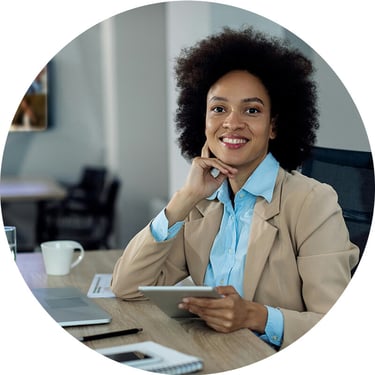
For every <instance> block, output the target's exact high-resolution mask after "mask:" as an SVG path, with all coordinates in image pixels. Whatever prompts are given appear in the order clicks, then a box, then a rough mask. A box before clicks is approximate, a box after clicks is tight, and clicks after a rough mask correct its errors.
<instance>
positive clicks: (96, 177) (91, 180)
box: [62, 166, 107, 208]
mask: <svg viewBox="0 0 375 375" xmlns="http://www.w3.org/2000/svg"><path fill="white" fill-rule="evenodd" d="M106 177H107V169H106V168H105V167H89V166H86V167H84V168H83V169H82V174H81V178H80V180H79V182H78V183H77V184H73V185H70V186H68V187H67V197H66V198H65V199H64V201H63V202H62V204H64V205H65V206H66V208H68V207H69V206H72V207H74V206H75V207H79V206H83V208H85V206H90V205H92V204H95V203H96V202H97V200H98V199H100V196H101V194H102V193H103V189H104V185H105V182H106Z"/></svg>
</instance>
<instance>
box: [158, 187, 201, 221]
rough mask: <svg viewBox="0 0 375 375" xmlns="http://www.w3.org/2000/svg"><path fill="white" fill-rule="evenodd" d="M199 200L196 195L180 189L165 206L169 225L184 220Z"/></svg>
mask: <svg viewBox="0 0 375 375" xmlns="http://www.w3.org/2000/svg"><path fill="white" fill-rule="evenodd" d="M198 202H199V199H198V200H197V199H194V196H193V195H192V194H190V193H189V192H187V191H185V190H178V191H176V193H175V194H174V195H173V196H172V198H171V200H170V201H169V203H168V204H167V206H166V208H165V215H166V217H167V219H168V225H169V226H172V225H174V224H175V223H177V222H178V221H183V220H185V218H186V217H187V215H188V214H189V212H190V211H191V210H192V209H193V207H194V206H195V205H196V204H197V203H198Z"/></svg>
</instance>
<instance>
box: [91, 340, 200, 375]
mask: <svg viewBox="0 0 375 375" xmlns="http://www.w3.org/2000/svg"><path fill="white" fill-rule="evenodd" d="M96 351H97V352H98V353H100V354H103V355H104V356H107V357H110V358H116V357H118V358H120V357H121V354H123V353H128V352H137V353H142V355H143V356H144V357H143V358H145V359H139V360H137V361H134V360H133V361H131V362H126V361H124V362H123V361H121V360H120V361H119V362H121V363H123V364H125V365H129V366H132V367H136V368H139V369H142V370H145V371H151V372H157V373H161V374H170V375H179V374H188V373H192V372H196V371H199V370H201V369H202V368H203V360H202V359H201V358H199V357H195V356H192V355H188V354H185V353H182V352H179V351H177V350H174V349H171V348H168V347H166V346H164V345H160V344H158V343H156V342H153V341H143V342H139V343H136V344H129V345H120V346H112V347H109V348H103V349H96Z"/></svg>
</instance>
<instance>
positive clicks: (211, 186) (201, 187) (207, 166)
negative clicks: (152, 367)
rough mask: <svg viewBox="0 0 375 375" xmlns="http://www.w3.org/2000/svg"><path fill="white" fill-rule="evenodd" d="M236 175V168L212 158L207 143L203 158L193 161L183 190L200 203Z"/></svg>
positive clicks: (202, 153)
mask: <svg viewBox="0 0 375 375" xmlns="http://www.w3.org/2000/svg"><path fill="white" fill-rule="evenodd" d="M213 169H214V171H213ZM215 172H216V173H215ZM236 173H237V169H236V168H233V167H231V166H230V165H227V164H224V163H223V162H222V161H220V160H219V159H217V158H213V157H210V149H209V147H208V144H207V142H206V143H205V144H204V146H203V148H202V152H201V156H200V157H196V158H194V159H193V161H192V165H191V168H190V171H189V174H188V176H187V179H186V182H185V185H184V186H183V188H182V189H184V190H186V191H188V192H189V194H191V195H192V196H194V197H195V199H196V202H199V201H200V200H202V199H204V198H207V197H209V196H210V195H211V194H212V193H213V192H214V191H215V190H217V189H218V188H219V187H220V185H221V184H222V183H223V182H224V180H225V179H226V178H231V177H234V175H235V174H236Z"/></svg>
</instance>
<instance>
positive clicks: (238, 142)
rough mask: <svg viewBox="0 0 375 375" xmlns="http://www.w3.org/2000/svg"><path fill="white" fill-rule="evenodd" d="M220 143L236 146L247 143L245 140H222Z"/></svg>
mask: <svg viewBox="0 0 375 375" xmlns="http://www.w3.org/2000/svg"><path fill="white" fill-rule="evenodd" d="M222 141H223V142H224V143H230V144H233V145H237V144H240V143H246V142H247V140H246V139H243V138H223V139H222Z"/></svg>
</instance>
